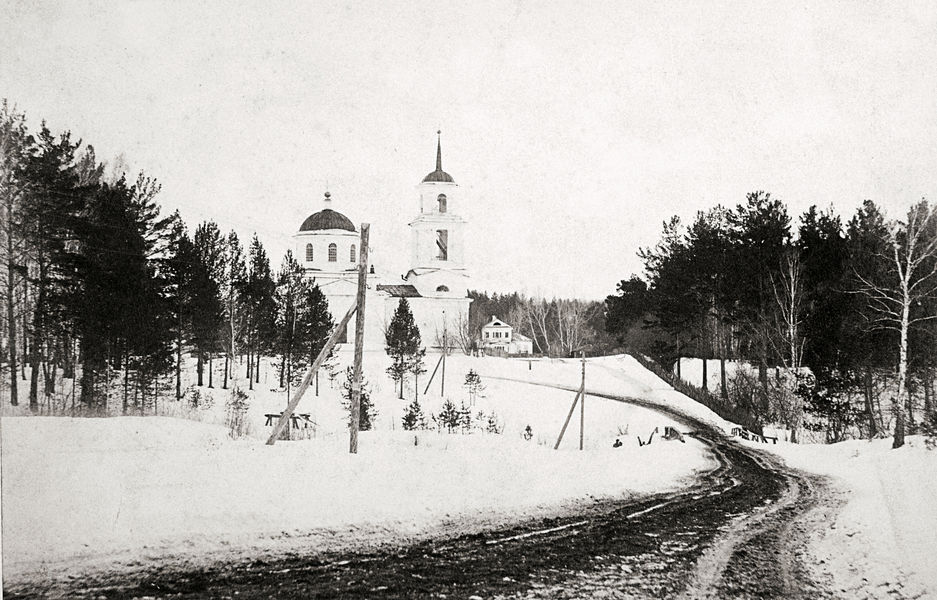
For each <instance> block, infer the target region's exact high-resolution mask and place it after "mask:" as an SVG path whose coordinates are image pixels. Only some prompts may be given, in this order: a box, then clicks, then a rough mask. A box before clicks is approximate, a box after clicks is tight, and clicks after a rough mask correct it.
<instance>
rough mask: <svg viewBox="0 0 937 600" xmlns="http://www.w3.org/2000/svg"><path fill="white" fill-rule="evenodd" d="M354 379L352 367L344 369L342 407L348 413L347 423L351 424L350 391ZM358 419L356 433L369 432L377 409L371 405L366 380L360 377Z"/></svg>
mask: <svg viewBox="0 0 937 600" xmlns="http://www.w3.org/2000/svg"><path fill="white" fill-rule="evenodd" d="M354 378H355V369H354V367H348V368H347V369H345V381H343V382H342V397H343V398H344V399H345V401H344V402H342V406H343V407H345V410H347V411H348V422H349V424H350V423H351V391H352V382H353V381H354ZM359 414H360V418H359V421H358V431H369V430H371V428H372V427H373V426H374V419H376V418H377V409H376V408H375V407H374V405H373V404H372V403H371V391H370V389H369V386H368V382H367V380H365V378H364V376H363V375H362V377H361V401H360V411H359Z"/></svg>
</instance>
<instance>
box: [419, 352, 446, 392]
mask: <svg viewBox="0 0 937 600" xmlns="http://www.w3.org/2000/svg"><path fill="white" fill-rule="evenodd" d="M441 364H442V355H440V357H439V360H437V361H436V367H435V368H434V369H433V374H432V375H430V376H429V381H427V382H426V389H425V390H423V395H424V396H425V395H426V394H428V393H429V386H431V385H433V378H434V377H436V371H438V370H439V365H441Z"/></svg>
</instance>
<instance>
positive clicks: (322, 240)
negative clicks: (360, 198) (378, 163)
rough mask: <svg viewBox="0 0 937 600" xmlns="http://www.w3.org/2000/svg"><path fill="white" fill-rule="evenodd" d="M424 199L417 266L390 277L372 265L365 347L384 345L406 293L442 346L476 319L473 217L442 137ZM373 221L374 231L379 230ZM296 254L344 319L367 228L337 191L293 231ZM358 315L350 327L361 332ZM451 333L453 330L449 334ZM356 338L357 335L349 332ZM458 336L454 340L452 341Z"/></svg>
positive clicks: (415, 230) (430, 337)
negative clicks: (467, 239) (472, 308)
mask: <svg viewBox="0 0 937 600" xmlns="http://www.w3.org/2000/svg"><path fill="white" fill-rule="evenodd" d="M418 193H419V205H418V212H417V215H416V218H414V219H413V220H412V221H411V222H410V223H409V227H410V231H411V232H412V233H411V247H410V268H409V270H408V271H407V273H406V274H400V275H397V276H392V277H385V276H384V274H383V273H381V272H380V270H379V269H376V268H375V266H374V265H373V264H372V265H371V267H370V270H369V274H368V290H367V296H366V299H365V347H366V348H370V349H378V348H381V349H383V347H384V330H385V328H386V326H387V325H388V324H389V323H390V321H391V319H392V318H393V315H394V311H395V310H396V309H397V305H398V303H399V302H400V298H406V299H407V302H408V303H409V304H410V309H411V311H412V312H413V317H414V320H415V321H416V324H417V326H418V327H419V328H420V335H421V337H422V339H423V344H424V345H425V346H426V347H427V348H432V347H441V346H442V339H443V335H444V332H447V333H448V332H455V331H456V330H457V329H458V327H459V324H460V323H461V322H467V321H468V314H469V304H470V303H471V301H472V300H471V298H469V297H468V285H469V276H468V273H467V272H466V269H465V250H464V245H463V240H464V235H465V233H464V231H465V224H466V222H465V220H464V219H463V218H462V217H460V216H458V214H457V208H458V206H459V199H460V198H459V186H458V185H457V184H456V183H455V181H454V180H453V179H452V176H450V175H449V174H448V173H446V172H445V171H443V170H442V143H441V141H439V140H437V143H436V169H435V170H434V171H432V172H431V173H429V174H428V175H427V176H426V177H424V178H423V181H422V182H420V184H419V186H418ZM373 227H374V226H373V225H372V231H373ZM293 239H294V249H293V251H294V255H295V256H296V258H297V260H299V262H300V264H301V265H302V266H303V268H304V269H305V272H306V275H307V277H309V278H312V279H313V280H314V281H315V283H316V284H317V285H318V286H319V289H321V290H322V293H323V294H324V295H325V297H326V299H327V300H328V302H329V311H330V312H331V313H332V317H333V318H334V319H335V320H336V321H338V320H339V319H341V318H342V317H343V316H344V315H345V313H346V312H347V311H348V308H349V307H350V306H351V305H352V304H353V303H354V301H355V295H356V293H357V289H358V274H357V265H358V251H359V248H358V244H359V243H360V232H359V231H358V229H357V228H356V227H355V225H354V223H352V221H351V220H350V219H349V218H348V217H346V216H345V215H343V214H342V213H340V212H338V211H336V210H335V209H334V208H333V206H332V198H331V194H330V193H329V192H326V193H325V199H324V206H323V208H322V209H321V210H320V211H318V212H316V213H314V214H312V215H310V216H309V217H308V218H307V219H306V220H305V221H303V223H302V225H301V226H300V228H299V231H298V232H297V233H296V234H295V235H294V236H293ZM353 323H354V320H352V324H351V325H349V331H350V332H352V331H354V325H353ZM449 335H452V334H451V333H449ZM349 340H350V336H349ZM450 343H451V342H450Z"/></svg>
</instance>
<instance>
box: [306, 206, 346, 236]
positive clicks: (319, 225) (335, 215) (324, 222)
mask: <svg viewBox="0 0 937 600" xmlns="http://www.w3.org/2000/svg"><path fill="white" fill-rule="evenodd" d="M323 229H344V230H345V231H355V226H354V224H353V223H352V222H351V219H349V218H348V217H346V216H345V215H343V214H342V213H340V212H335V211H334V210H332V209H331V208H326V209H323V210H320V211H319V212H317V213H315V214H314V215H310V216H309V218H308V219H306V220H305V221H303V224H302V225H301V226H300V228H299V230H300V231H320V230H323Z"/></svg>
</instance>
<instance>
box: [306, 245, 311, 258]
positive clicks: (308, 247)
mask: <svg viewBox="0 0 937 600" xmlns="http://www.w3.org/2000/svg"><path fill="white" fill-rule="evenodd" d="M306 262H312V244H306Z"/></svg>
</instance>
